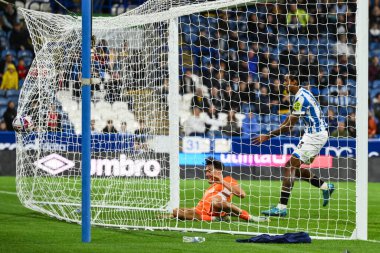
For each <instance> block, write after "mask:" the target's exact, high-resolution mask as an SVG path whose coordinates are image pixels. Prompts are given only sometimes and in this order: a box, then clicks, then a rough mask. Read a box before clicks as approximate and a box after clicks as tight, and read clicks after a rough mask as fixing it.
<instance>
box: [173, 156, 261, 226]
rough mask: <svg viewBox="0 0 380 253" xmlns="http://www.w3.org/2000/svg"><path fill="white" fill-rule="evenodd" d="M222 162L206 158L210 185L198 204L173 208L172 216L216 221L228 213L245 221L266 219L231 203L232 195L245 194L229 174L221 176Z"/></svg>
mask: <svg viewBox="0 0 380 253" xmlns="http://www.w3.org/2000/svg"><path fill="white" fill-rule="evenodd" d="M222 171H223V164H222V163H221V162H220V161H218V160H215V159H214V158H207V159H206V178H207V179H208V183H209V184H211V186H210V187H209V188H208V189H207V190H206V191H205V193H204V195H203V197H202V199H201V200H200V201H199V203H198V205H197V206H196V207H193V208H175V209H174V210H173V214H172V215H173V217H174V218H178V219H181V220H203V221H218V220H223V219H226V218H227V214H228V215H233V216H238V217H239V218H241V219H243V220H246V221H256V222H259V221H266V220H267V219H265V217H255V216H251V215H250V214H249V213H248V212H247V211H245V210H242V209H240V208H239V207H237V206H235V205H234V204H232V203H231V200H232V196H233V195H235V196H237V197H239V198H244V197H245V196H246V194H245V192H244V190H243V189H242V188H241V187H240V186H239V184H238V182H237V181H236V180H235V179H233V178H232V177H230V176H227V177H223V174H222Z"/></svg>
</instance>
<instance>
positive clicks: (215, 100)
mask: <svg viewBox="0 0 380 253" xmlns="http://www.w3.org/2000/svg"><path fill="white" fill-rule="evenodd" d="M221 95H222V93H221V91H220V90H219V89H218V87H216V86H213V87H211V92H210V98H209V102H208V104H209V105H210V106H211V105H213V106H214V107H215V110H216V111H217V112H221V111H222V110H223V108H224V100H223V99H222V97H221Z"/></svg>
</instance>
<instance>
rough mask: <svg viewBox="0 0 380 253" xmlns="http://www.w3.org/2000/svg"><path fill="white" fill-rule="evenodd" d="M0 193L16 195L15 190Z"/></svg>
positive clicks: (0, 192)
mask: <svg viewBox="0 0 380 253" xmlns="http://www.w3.org/2000/svg"><path fill="white" fill-rule="evenodd" d="M0 194H8V195H17V193H15V192H8V191H0Z"/></svg>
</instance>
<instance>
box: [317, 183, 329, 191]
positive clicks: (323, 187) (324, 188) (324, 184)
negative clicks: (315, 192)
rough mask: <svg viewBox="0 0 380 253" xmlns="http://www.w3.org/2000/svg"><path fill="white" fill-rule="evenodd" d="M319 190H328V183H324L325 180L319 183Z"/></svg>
mask: <svg viewBox="0 0 380 253" xmlns="http://www.w3.org/2000/svg"><path fill="white" fill-rule="evenodd" d="M319 188H320V189H321V190H328V189H329V185H328V184H327V183H326V182H324V183H323V184H322V185H321V187H319Z"/></svg>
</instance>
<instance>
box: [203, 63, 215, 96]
mask: <svg viewBox="0 0 380 253" xmlns="http://www.w3.org/2000/svg"><path fill="white" fill-rule="evenodd" d="M201 71H202V85H204V86H206V87H207V88H209V89H211V86H212V80H213V76H214V74H215V73H214V72H215V67H214V65H213V64H212V63H211V62H209V63H208V64H207V66H206V68H202V70H201Z"/></svg>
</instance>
